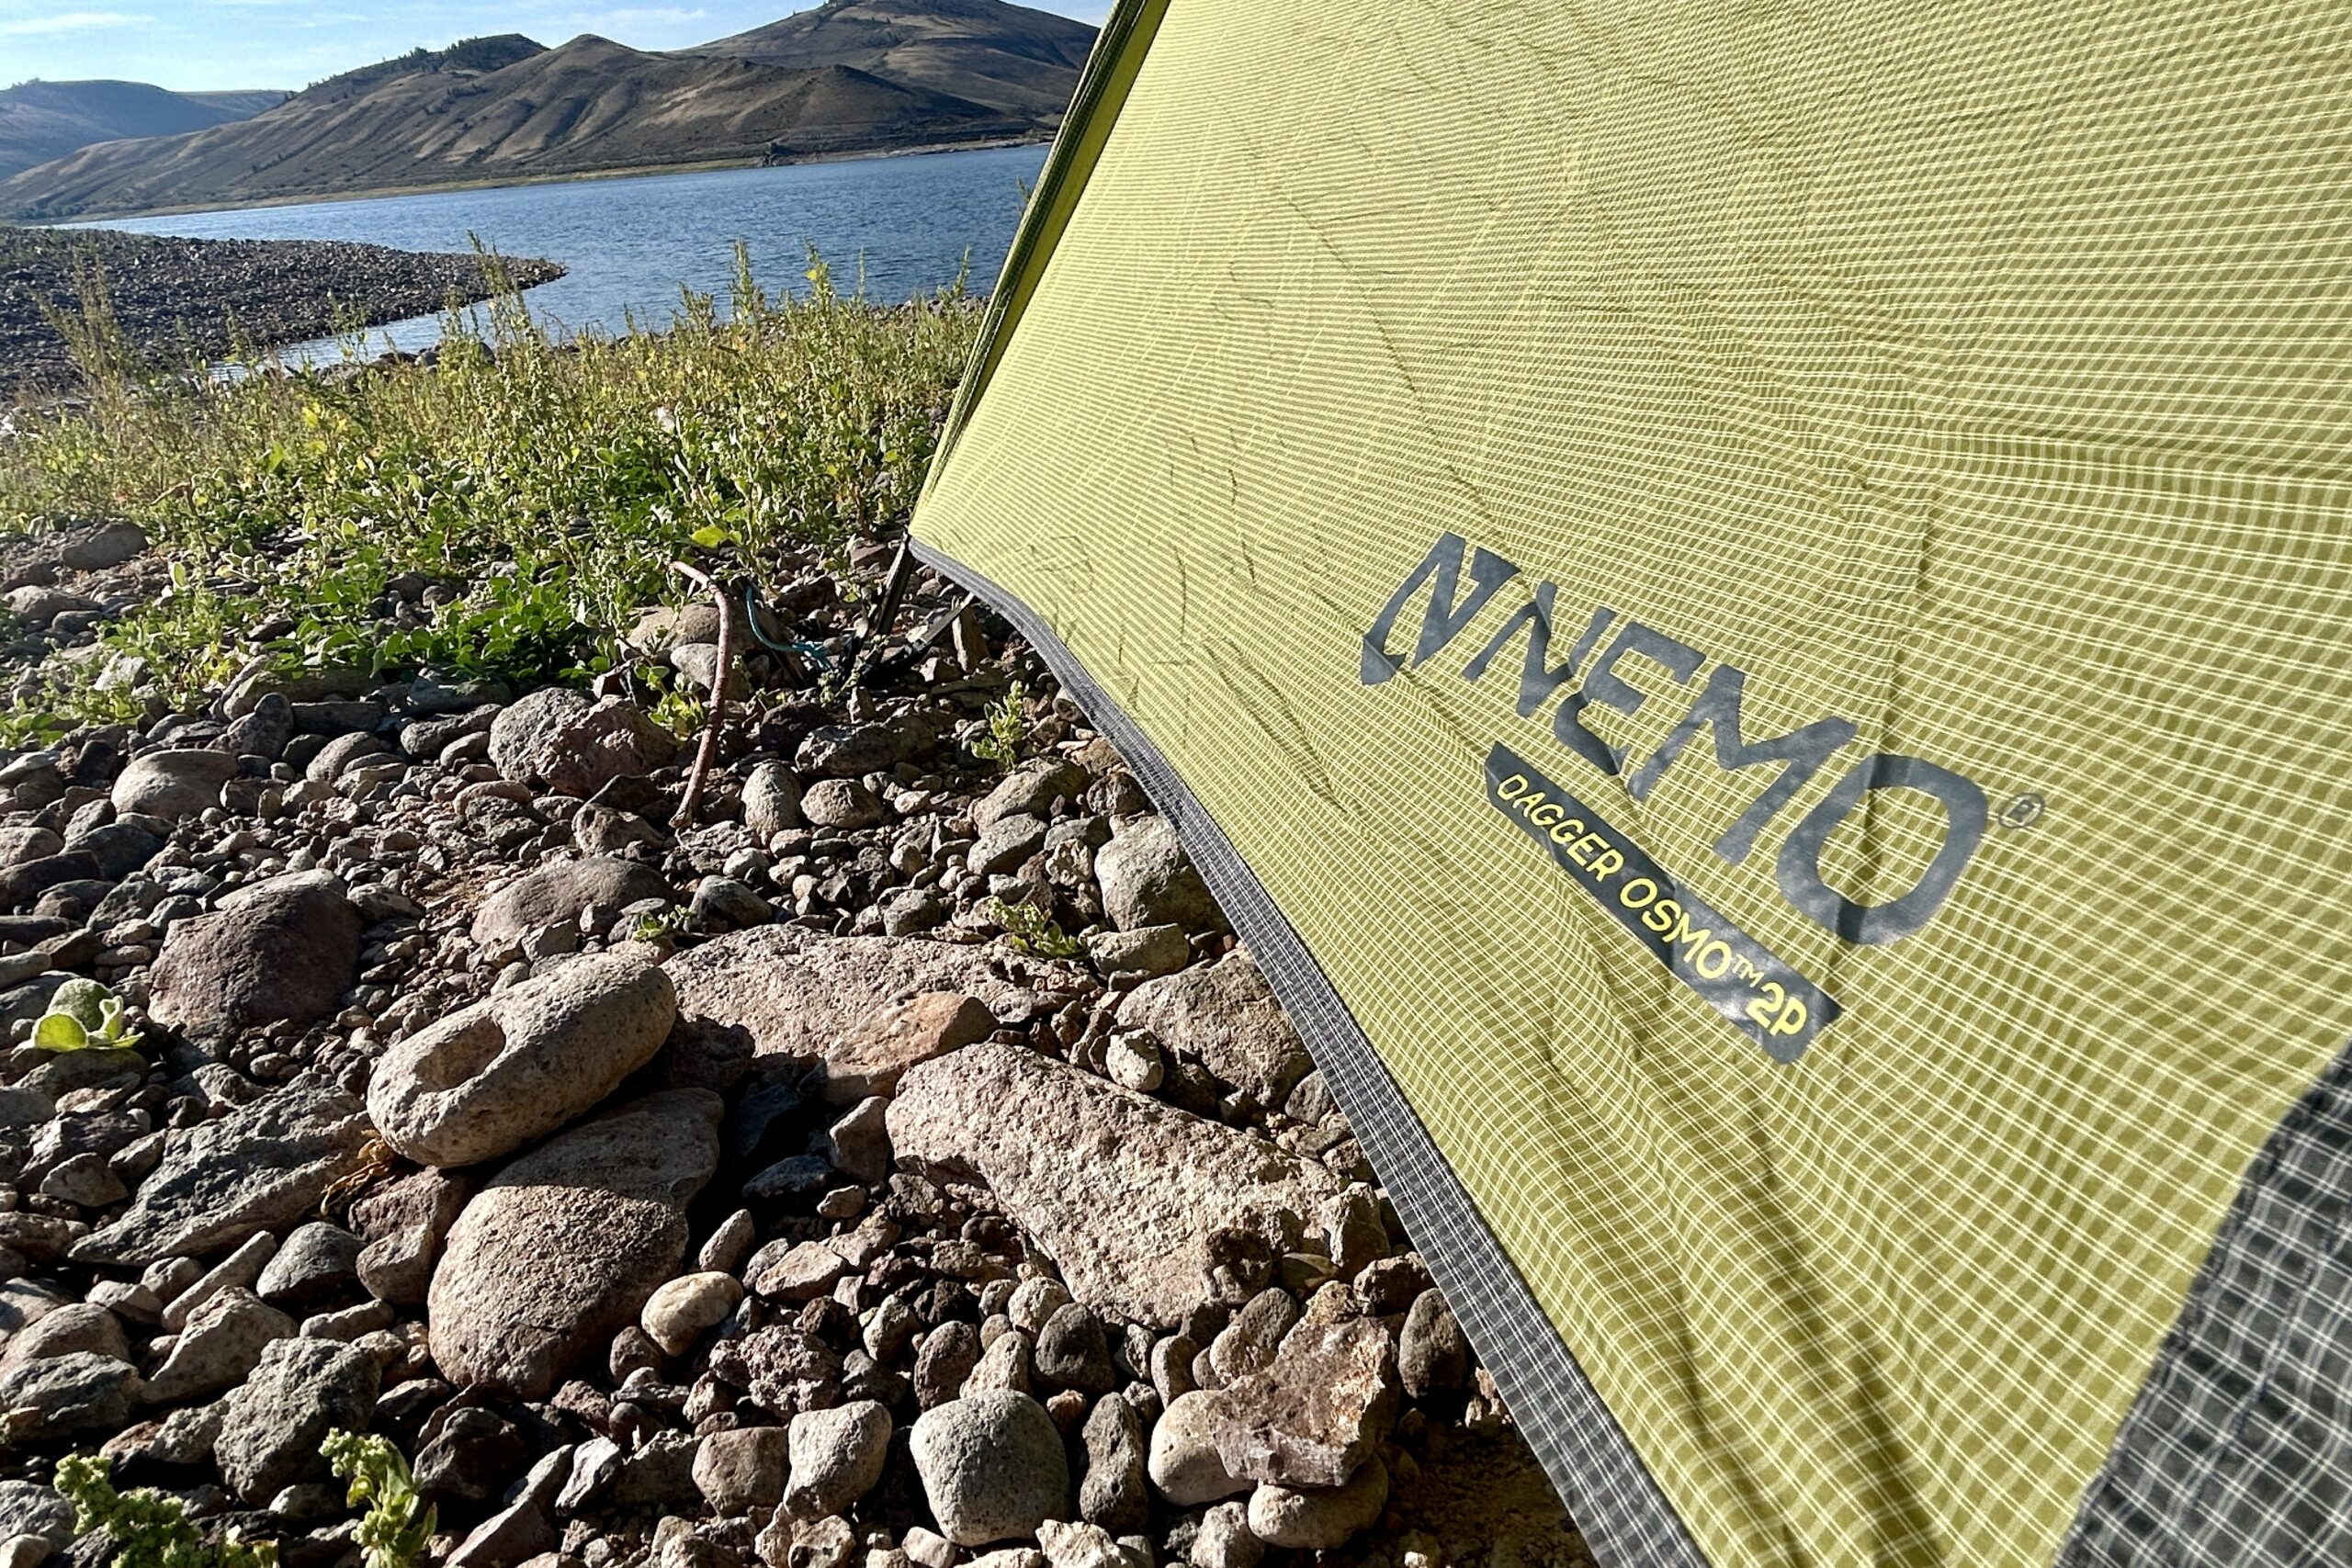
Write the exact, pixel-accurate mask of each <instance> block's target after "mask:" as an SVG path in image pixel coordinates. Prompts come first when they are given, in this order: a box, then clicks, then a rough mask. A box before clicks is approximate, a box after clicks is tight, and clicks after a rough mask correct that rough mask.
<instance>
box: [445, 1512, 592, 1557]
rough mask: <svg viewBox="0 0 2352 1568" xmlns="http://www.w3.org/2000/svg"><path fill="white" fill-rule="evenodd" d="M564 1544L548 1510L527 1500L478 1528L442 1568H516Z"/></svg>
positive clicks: (483, 1522) (492, 1517)
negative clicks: (549, 1520) (551, 1522)
mask: <svg viewBox="0 0 2352 1568" xmlns="http://www.w3.org/2000/svg"><path fill="white" fill-rule="evenodd" d="M561 1544H562V1538H561V1537H560V1536H558V1535H557V1534H556V1532H555V1527H554V1526H553V1525H551V1524H549V1523H548V1517H547V1514H546V1512H545V1510H543V1509H542V1508H540V1506H538V1504H537V1503H536V1502H533V1501H530V1500H528V1499H526V1500H524V1501H523V1502H520V1503H516V1504H515V1505H513V1506H510V1507H506V1508H502V1509H500V1510H499V1511H498V1512H497V1513H495V1514H492V1515H491V1517H488V1518H486V1519H484V1520H482V1522H481V1523H480V1524H478V1525H476V1526H475V1527H474V1528H473V1529H472V1531H471V1532H470V1533H469V1534H468V1535H467V1537H466V1539H465V1540H462V1541H460V1542H459V1543H458V1549H457V1550H456V1551H452V1552H450V1553H449V1555H448V1557H447V1559H446V1560H445V1561H444V1562H443V1564H442V1568H515V1565H516V1564H517V1563H521V1562H526V1561H528V1560H530V1559H532V1558H535V1557H537V1556H539V1555H541V1554H542V1553H545V1552H550V1551H554V1550H555V1549H556V1548H557V1547H558V1546H560V1545H561Z"/></svg>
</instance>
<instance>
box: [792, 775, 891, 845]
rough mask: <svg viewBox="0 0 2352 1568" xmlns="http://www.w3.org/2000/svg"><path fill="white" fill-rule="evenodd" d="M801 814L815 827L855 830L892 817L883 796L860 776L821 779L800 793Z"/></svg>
mask: <svg viewBox="0 0 2352 1568" xmlns="http://www.w3.org/2000/svg"><path fill="white" fill-rule="evenodd" d="M800 814H801V815H802V816H803V817H805V818H808V819H809V825H810V826H811V827H817V828H832V829H838V830H840V831H842V832H845V833H848V832H855V831H856V830H857V829H861V828H874V827H878V826H880V825H881V824H882V823H884V822H887V821H888V820H889V819H890V810H889V807H886V806H884V805H883V804H882V797H881V796H879V795H876V794H875V793H874V792H873V791H872V790H870V789H868V788H866V787H865V784H862V783H860V782H859V781H858V780H856V779H819V780H818V781H817V782H816V783H815V784H810V785H809V790H808V793H807V794H805V795H802V796H801V797H800Z"/></svg>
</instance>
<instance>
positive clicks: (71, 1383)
mask: <svg viewBox="0 0 2352 1568" xmlns="http://www.w3.org/2000/svg"><path fill="white" fill-rule="evenodd" d="M138 1397H139V1372H138V1371H137V1369H136V1368H133V1367H132V1366H130V1364H129V1363H128V1362H125V1361H119V1360H117V1359H115V1358H113V1357H111V1356H100V1355H96V1354H95V1353H93V1352H91V1351H88V1350H73V1351H68V1352H67V1353H66V1354H64V1355H62V1356H44V1357H42V1358H41V1359H39V1360H35V1361H27V1362H25V1363H23V1364H22V1365H21V1366H19V1367H17V1369H16V1371H12V1372H10V1373H8V1375H7V1376H6V1377H0V1413H6V1415H7V1416H9V1417H10V1419H11V1421H12V1422H13V1421H14V1420H16V1419H17V1418H18V1417H17V1412H19V1411H30V1412H32V1413H33V1416H32V1431H33V1432H35V1433H37V1434H39V1435H40V1436H43V1437H48V1436H63V1435H65V1434H67V1433H73V1432H108V1433H111V1432H113V1431H116V1430H117V1429H119V1428H120V1427H126V1426H128V1425H130V1406H131V1402H132V1401H134V1400H136V1399H137V1398H138Z"/></svg>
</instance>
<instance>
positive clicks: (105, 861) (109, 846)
mask: <svg viewBox="0 0 2352 1568" xmlns="http://www.w3.org/2000/svg"><path fill="white" fill-rule="evenodd" d="M65 848H66V849H67V850H68V851H69V852H72V853H74V854H81V855H87V856H89V857H90V858H91V859H92V860H94V861H96V863H97V866H98V880H99V881H101V882H120V881H121V880H122V879H123V878H124V877H127V876H129V875H130V874H131V873H133V872H135V871H138V870H140V869H141V868H142V867H144V866H145V865H146V863H148V862H149V861H151V860H153V859H154V858H155V856H156V855H157V854H158V853H159V852H162V850H163V848H164V840H162V839H161V838H158V837H157V836H156V835H155V834H153V833H151V832H149V831H148V830H147V829H144V828H141V827H140V826H139V825H138V824H137V823H135V822H109V823H107V824H106V825H105V826H104V827H101V828H93V829H90V830H89V831H87V832H85V833H76V834H74V838H73V840H72V841H71V842H69V843H68V844H67V845H66V846H65Z"/></svg>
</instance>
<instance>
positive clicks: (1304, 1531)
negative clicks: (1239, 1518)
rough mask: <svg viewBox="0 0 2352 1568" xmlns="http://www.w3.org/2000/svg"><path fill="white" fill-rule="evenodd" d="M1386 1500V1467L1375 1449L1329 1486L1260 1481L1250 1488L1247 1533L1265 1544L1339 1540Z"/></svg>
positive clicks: (1324, 1544)
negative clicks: (1319, 1487)
mask: <svg viewBox="0 0 2352 1568" xmlns="http://www.w3.org/2000/svg"><path fill="white" fill-rule="evenodd" d="M1386 1506H1388V1470H1387V1467H1386V1466H1385V1465H1383V1464H1382V1463H1381V1462H1380V1457H1379V1456H1378V1455H1377V1454H1375V1455H1374V1456H1372V1457H1371V1458H1370V1459H1369V1460H1367V1461H1365V1462H1364V1465H1363V1468H1362V1469H1361V1470H1359V1471H1357V1472H1356V1473H1355V1474H1354V1475H1353V1476H1352V1477H1351V1479H1350V1480H1349V1481H1348V1483H1347V1484H1346V1485H1344V1486H1341V1487H1339V1488H1338V1489H1337V1490H1333V1491H1309V1490H1304V1489H1295V1488H1292V1487H1288V1486H1282V1485H1277V1484H1275V1483H1272V1482H1267V1483H1262V1484H1261V1485H1260V1486H1259V1487H1258V1489H1257V1490H1256V1491H1254V1492H1252V1493H1250V1534H1252V1535H1254V1536H1256V1537H1257V1538H1258V1539H1259V1540H1261V1541H1263V1542H1265V1543H1266V1544H1267V1545H1268V1546H1287V1547H1301V1548H1306V1549H1309V1550H1317V1551H1320V1550H1328V1549H1329V1548H1331V1547H1336V1546H1345V1545H1346V1544H1347V1543H1348V1542H1349V1540H1351V1539H1353V1538H1354V1536H1355V1534H1356V1532H1357V1531H1359V1530H1363V1529H1368V1528H1370V1526H1371V1525H1372V1524H1373V1522H1374V1520H1376V1519H1378V1518H1379V1517H1380V1511H1381V1509H1383V1508H1385V1507H1386Z"/></svg>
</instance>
